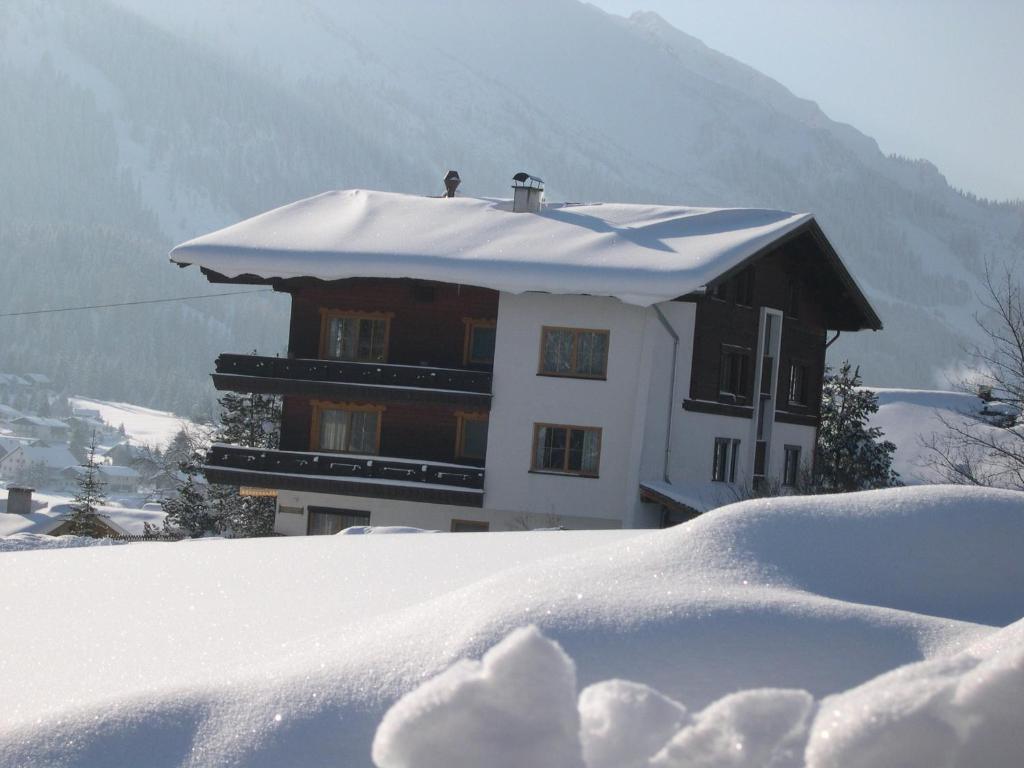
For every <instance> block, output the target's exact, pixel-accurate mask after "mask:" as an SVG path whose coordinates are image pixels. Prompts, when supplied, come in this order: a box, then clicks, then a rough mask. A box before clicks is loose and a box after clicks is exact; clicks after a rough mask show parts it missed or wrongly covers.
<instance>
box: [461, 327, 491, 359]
mask: <svg viewBox="0 0 1024 768" xmlns="http://www.w3.org/2000/svg"><path fill="white" fill-rule="evenodd" d="M462 322H464V323H465V324H466V341H465V344H464V346H463V350H462V363H463V365H472V364H474V363H475V364H480V365H484V364H486V365H490V364H491V363H493V362H494V338H495V334H496V332H497V323H495V321H494V320H474V319H472V318H468V317H466V318H463V320H462Z"/></svg>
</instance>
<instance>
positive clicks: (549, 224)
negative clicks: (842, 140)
mask: <svg viewBox="0 0 1024 768" xmlns="http://www.w3.org/2000/svg"><path fill="white" fill-rule="evenodd" d="M540 186H541V184H540V182H539V180H537V179H533V178H532V177H528V176H527V175H526V174H517V176H516V185H515V187H516V188H515V189H514V192H515V199H514V200H498V199H481V198H470V197H454V196H452V197H442V198H432V197H419V196H414V195H406V194H394V193H386V192H374V191H365V190H346V191H339V192H329V193H326V194H322V195H319V196H316V197H313V198H310V199H307V200H302V201H299V202H296V203H293V204H290V205H287V206H284V207H282V208H278V209H276V210H273V211H270V212H268V213H264V214H261V215H259V216H256V217H254V218H251V219H248V220H246V221H243V222H240V223H238V224H235V225H233V226H231V227H228V228H226V229H223V230H220V231H218V232H214V233H212V234H208V235H205V236H202V237H199V238H197V239H195V240H191V241H189V242H187V243H184V244H182V245H179V246H178V247H177V248H175V249H174V250H173V251H172V253H171V259H172V261H173V262H175V263H177V264H179V265H181V266H185V265H189V264H196V265H198V266H200V267H201V268H202V271H203V273H204V274H205V275H206V276H207V278H208V279H209V280H210V281H211V282H217V283H236V284H261V285H270V286H272V287H273V288H274V289H275V290H277V291H281V292H285V293H288V294H290V295H291V299H292V305H291V307H292V309H291V329H290V336H289V350H288V357H287V358H276V357H256V356H250V355H234V354H224V355H221V357H220V358H218V360H217V366H216V372H215V373H214V374H213V379H214V383H215V385H216V386H217V388H218V389H221V390H235V391H239V392H260V393H275V394H280V395H282V396H283V398H284V405H283V428H282V434H281V449H280V450H277V451H270V450H254V449H247V448H242V447H237V446H228V445H215V446H213V447H212V449H211V450H210V452H209V454H208V457H207V464H206V468H205V471H206V475H207V478H208V479H209V480H210V482H216V483H227V484H233V485H244V486H256V487H261V488H268V489H276V491H277V498H278V513H277V523H276V530H277V531H278V532H280V533H284V534H305V533H325V532H333V531H335V530H337V529H339V528H340V527H344V526H348V525H355V524H364V523H367V522H369V523H372V524H375V525H376V524H380V525H391V524H407V525H416V526H421V527H427V528H441V529H445V530H488V529H490V530H503V529H511V528H517V527H523V526H537V525H547V524H551V523H554V522H557V524H560V525H563V526H566V527H576V528H598V527H618V526H631V527H650V526H658V525H663V524H667V523H670V522H674V521H677V520H680V519H685V518H686V517H688V516H692V515H693V514H695V513H697V512H699V511H702V510H703V509H706V508H709V507H711V506H716V505H717V504H720V503H723V502H725V501H728V500H730V499H734V498H735V497H736V496H737V495H738V494H742V493H743V492H744V489H748V488H750V487H752V486H755V485H758V484H761V483H778V484H781V485H786V484H789V483H792V482H794V480H795V478H796V475H797V473H798V472H799V470H800V468H801V467H802V466H806V465H808V464H809V463H810V462H811V460H812V453H813V448H814V442H815V433H816V428H817V424H818V406H819V400H820V394H821V381H822V375H823V369H824V360H825V347H826V345H827V343H828V339H829V333H828V332H829V331H857V330H861V329H868V328H870V329H875V330H877V329H880V328H881V322H880V321H879V318H878V316H877V315H876V313H875V312H874V310H873V309H872V308H871V306H870V305H869V303H868V301H867V299H866V298H865V296H864V294H863V293H862V292H861V290H860V289H859V288H858V286H857V284H856V282H855V281H854V279H853V278H852V277H851V276H850V274H849V273H848V271H847V270H846V268H845V267H844V266H843V264H842V262H841V261H840V259H839V257H838V256H837V254H836V252H835V250H834V249H833V247H832V246H831V245H830V243H829V241H828V240H827V238H826V237H825V235H824V234H823V232H822V230H821V228H820V227H819V226H818V224H817V223H816V222H815V220H814V218H813V216H812V215H810V214H793V213H787V212H782V211H772V210H750V209H708V208H683V207H676V206H659V205H632V204H629V205H627V204H569V203H566V204H541V202H540V196H541V192H540Z"/></svg>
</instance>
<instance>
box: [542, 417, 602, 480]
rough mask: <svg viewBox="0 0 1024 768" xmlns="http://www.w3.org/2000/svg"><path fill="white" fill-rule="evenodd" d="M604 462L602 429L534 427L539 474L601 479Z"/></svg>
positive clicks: (545, 425) (555, 426) (553, 426)
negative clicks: (599, 475)
mask: <svg viewBox="0 0 1024 768" xmlns="http://www.w3.org/2000/svg"><path fill="white" fill-rule="evenodd" d="M600 463H601V430H600V428H598V427H570V426H561V425H558V424H536V425H534V435H533V466H532V468H533V469H534V470H535V471H539V472H562V473H565V474H572V475H585V476H588V477H597V473H598V468H599V466H600Z"/></svg>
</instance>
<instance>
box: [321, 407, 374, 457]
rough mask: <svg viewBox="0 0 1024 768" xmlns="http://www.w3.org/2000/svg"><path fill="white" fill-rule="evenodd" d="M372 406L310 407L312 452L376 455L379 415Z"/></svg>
mask: <svg viewBox="0 0 1024 768" xmlns="http://www.w3.org/2000/svg"><path fill="white" fill-rule="evenodd" d="M383 410H384V408H383V407H382V406H374V405H365V406H361V405H346V404H340V405H335V404H333V403H314V404H313V430H312V431H313V435H312V441H311V442H312V444H313V450H320V451H335V452H337V453H377V452H378V451H379V450H380V414H381V411H383Z"/></svg>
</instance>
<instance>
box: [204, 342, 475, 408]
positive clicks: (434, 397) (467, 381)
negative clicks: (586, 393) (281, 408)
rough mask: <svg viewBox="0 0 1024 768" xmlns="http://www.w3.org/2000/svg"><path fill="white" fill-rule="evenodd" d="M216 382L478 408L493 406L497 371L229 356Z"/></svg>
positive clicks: (235, 388)
mask: <svg viewBox="0 0 1024 768" xmlns="http://www.w3.org/2000/svg"><path fill="white" fill-rule="evenodd" d="M213 384H214V386H215V387H216V388H217V389H219V390H229V391H232V392H255V393H259V394H268V395H300V396H309V397H323V398H327V399H336V400H337V399H369V400H373V401H375V402H401V401H410V400H413V401H419V402H424V401H427V402H435V403H450V404H453V405H462V406H468V407H472V408H475V409H489V408H490V404H491V373H490V372H489V371H475V370H468V369H462V368H433V367H428V366H418V365H389V364H386V363H353V362H347V361H343V360H311V359H296V358H286V357H259V356H257V355H232V354H223V355H221V356H220V357H218V358H217V368H216V372H215V373H214V374H213Z"/></svg>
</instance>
